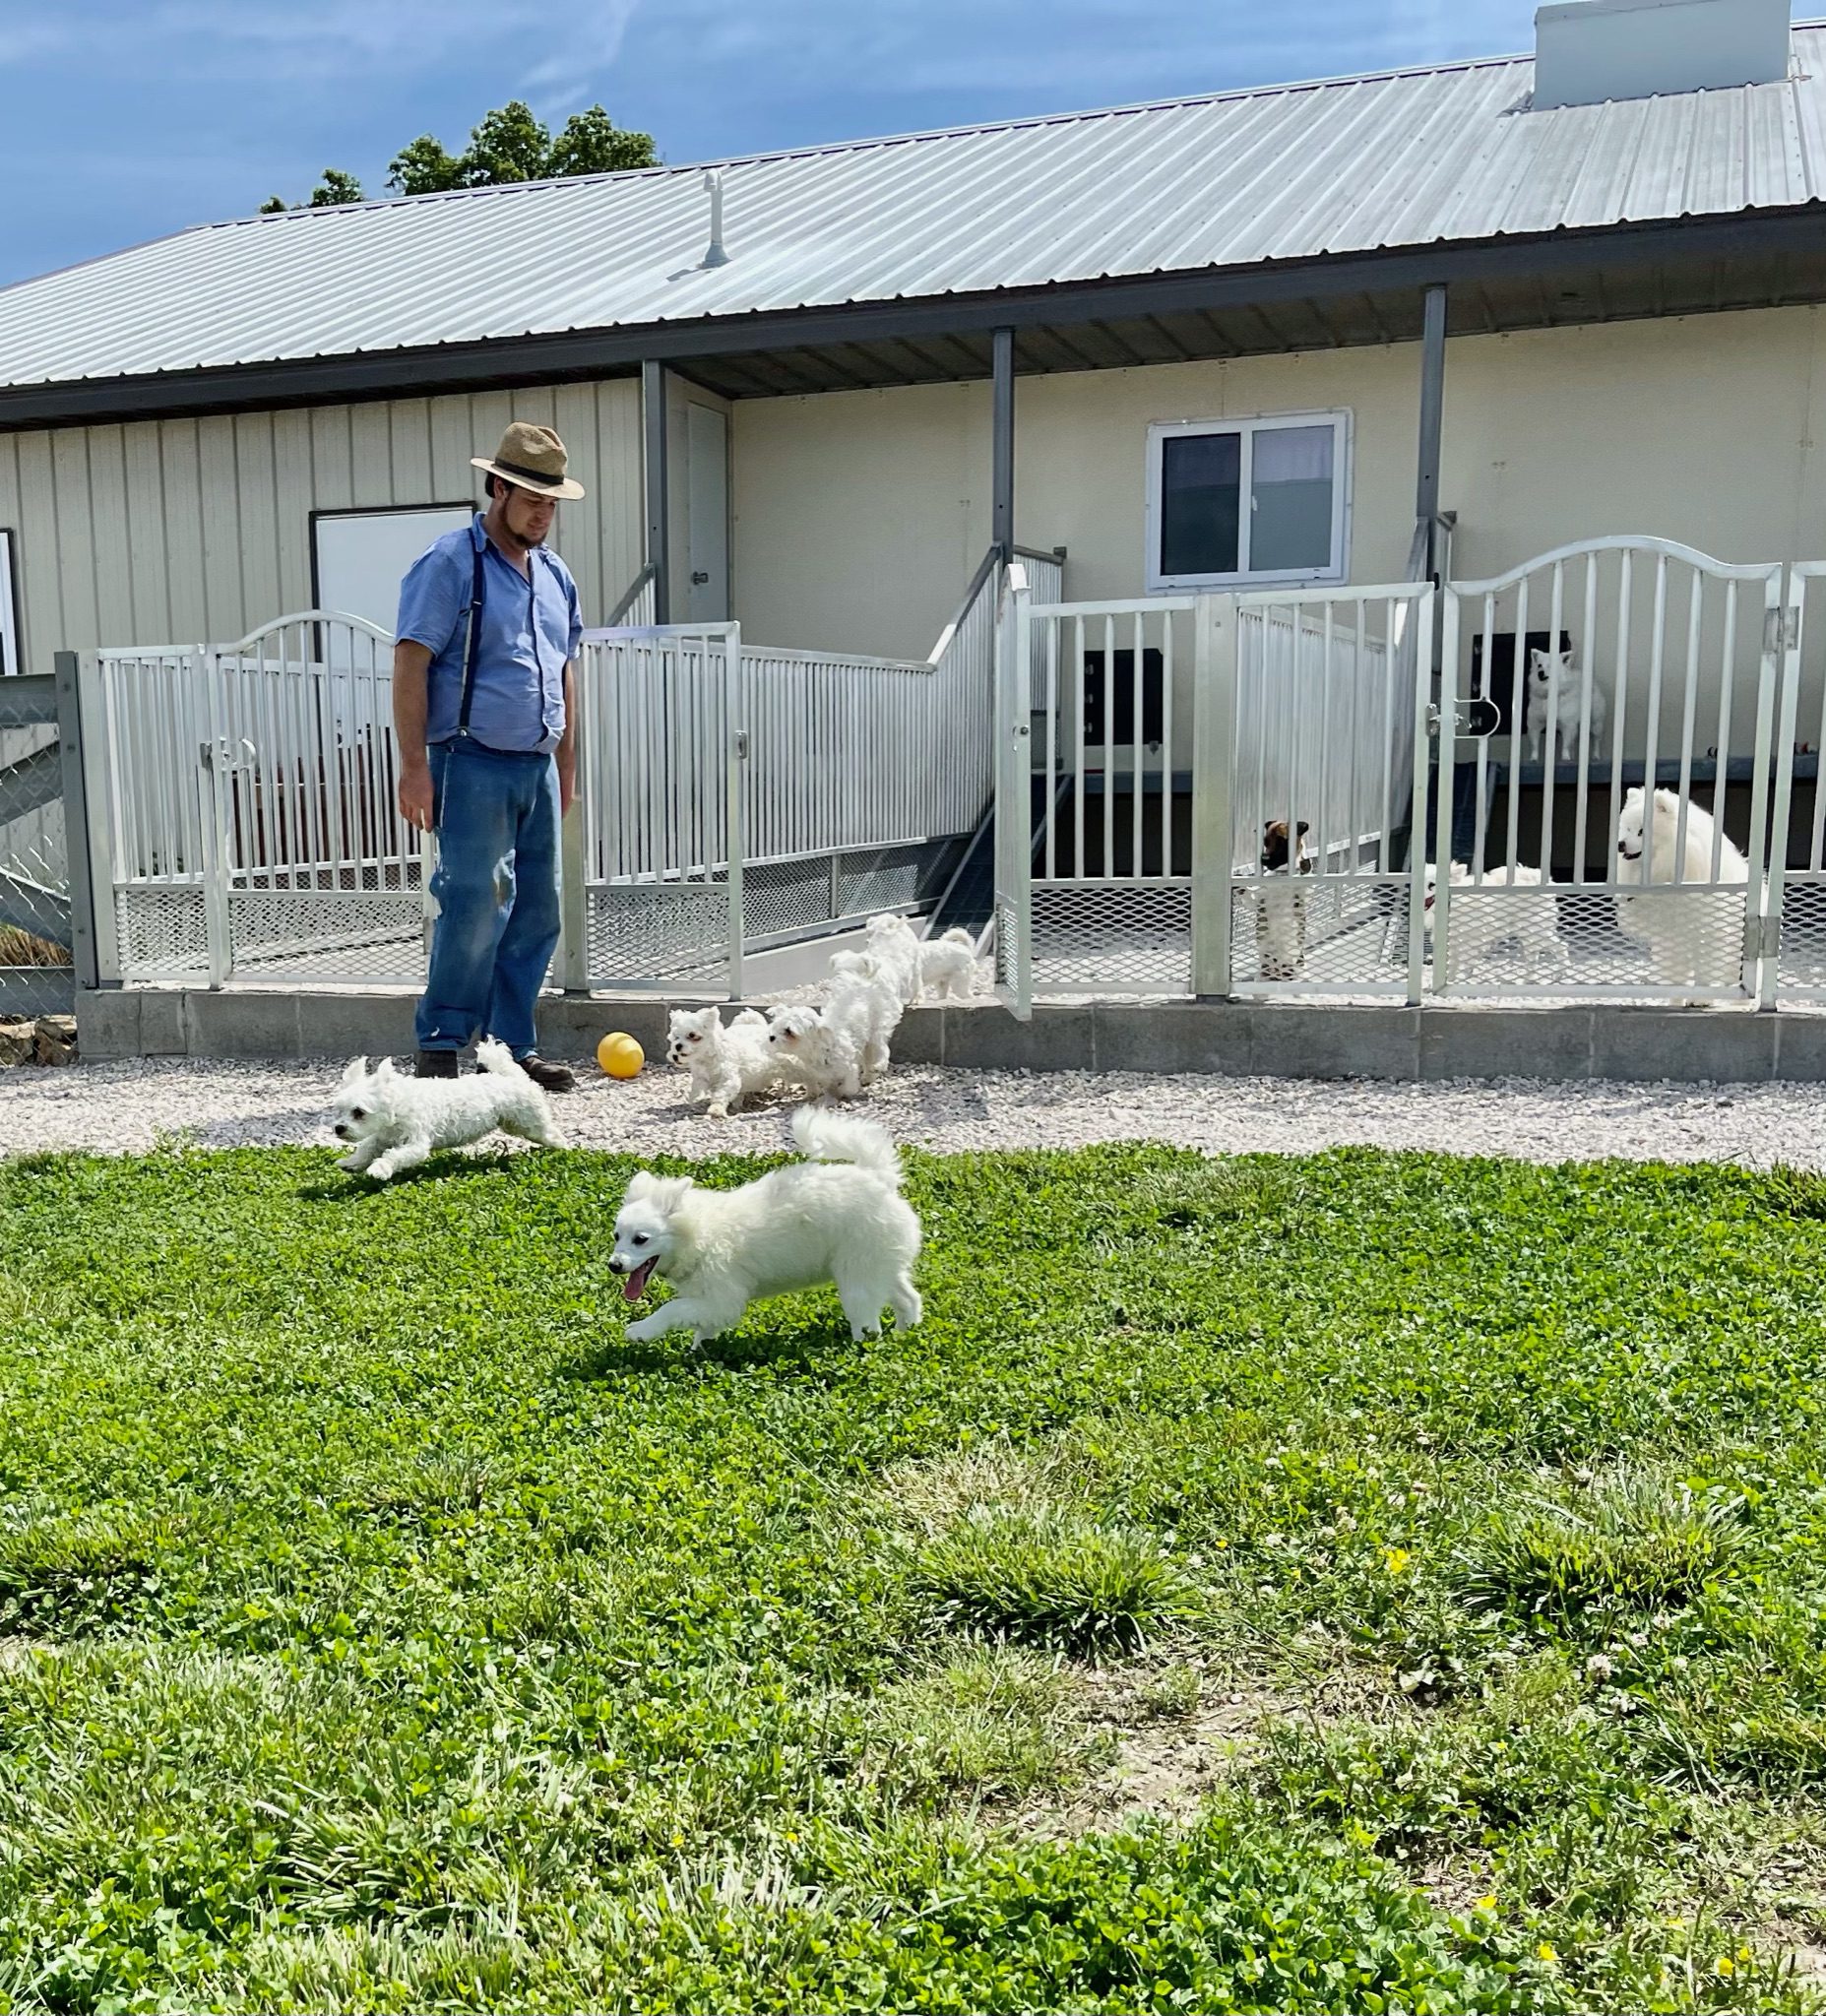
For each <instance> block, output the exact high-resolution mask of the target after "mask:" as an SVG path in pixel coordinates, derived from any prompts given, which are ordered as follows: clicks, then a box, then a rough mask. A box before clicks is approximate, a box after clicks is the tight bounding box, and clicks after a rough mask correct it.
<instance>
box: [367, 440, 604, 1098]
mask: <svg viewBox="0 0 1826 2016" xmlns="http://www.w3.org/2000/svg"><path fill="white" fill-rule="evenodd" d="M471 461H472V463H473V465H474V467H475V468H477V469H479V470H484V471H486V472H487V476H486V482H485V485H484V487H485V489H486V493H487V498H488V503H487V508H486V509H485V510H484V511H479V512H477V513H476V515H475V517H474V519H473V520H472V523H471V524H470V525H468V526H466V527H465V528H464V529H463V530H462V531H460V532H449V533H446V534H445V535H444V536H443V537H442V538H440V539H438V540H437V541H436V542H435V543H434V544H433V545H432V546H431V547H430V549H429V550H428V551H427V552H425V553H424V554H422V555H421V556H420V557H419V558H418V559H417V560H416V561H414V562H413V564H412V567H411V570H410V572H409V573H408V575H407V577H406V580H405V582H404V583H403V584H402V585H401V589H400V620H399V625H398V629H397V632H396V635H397V637H398V642H397V643H396V644H395V645H394V649H393V723H394V731H395V734H396V735H397V737H398V739H399V748H400V813H401V816H402V817H403V818H405V819H406V820H407V821H408V822H409V824H411V825H413V826H416V827H418V828H419V829H420V830H421V831H423V832H426V833H433V834H435V835H436V836H437V867H436V871H435V872H434V873H433V875H432V877H431V894H432V897H433V899H434V901H435V904H436V921H435V923H434V925H433V928H432V935H431V971H430V974H429V975H428V977H427V978H426V981H425V990H424V995H423V997H422V998H421V999H420V1001H419V1003H418V1016H417V1036H418V1076H419V1077H420V1078H454V1077H456V1075H457V1053H458V1051H459V1050H461V1049H463V1048H464V1046H465V1045H466V1044H468V1043H469V1042H471V1041H472V1040H473V1039H474V1038H476V1037H478V1036H492V1037H496V1038H498V1039H499V1040H501V1041H502V1042H504V1043H505V1044H506V1045H507V1047H508V1048H509V1049H510V1050H511V1051H512V1052H513V1053H514V1055H515V1056H516V1057H517V1058H518V1059H519V1060H520V1063H521V1065H522V1067H523V1068H524V1069H525V1070H526V1072H527V1074H528V1076H529V1077H531V1078H532V1079H533V1080H534V1082H535V1084H537V1085H541V1086H543V1087H544V1088H545V1089H546V1090H547V1091H548V1092H569V1091H570V1090H571V1089H572V1087H573V1085H574V1084H575V1082H576V1081H575V1079H574V1078H573V1077H572V1074H571V1073H570V1072H569V1071H567V1070H566V1069H565V1068H564V1066H563V1065H561V1064H548V1063H546V1062H544V1061H543V1060H542V1059H541V1058H540V1057H539V1056H538V1054H537V1053H536V1051H535V1048H534V1043H535V1034H534V1026H533V1011H534V1004H535V1002H536V1000H537V998H538V991H539V988H540V987H541V986H542V985H543V983H544V979H545V969H546V968H547V967H548V966H549V965H550V964H551V955H552V948H553V947H554V946H555V945H556V944H557V942H558V876H559V855H558V822H559V820H560V818H561V817H562V816H563V814H564V812H565V811H566V810H567V809H568V808H569V805H570V802H571V798H572V795H573V793H574V791H575V789H576V786H577V742H576V719H577V716H576V662H577V652H578V646H579V644H580V642H581V641H582V638H583V619H582V617H581V616H580V614H579V613H578V606H577V586H576V583H575V582H573V581H572V579H571V576H570V572H569V570H568V569H567V568H566V566H565V564H564V562H563V561H562V560H560V559H559V558H558V556H557V555H556V554H555V553H553V552H551V551H550V550H548V548H547V547H546V544H545V540H546V538H547V536H549V534H550V532H551V527H552V520H553V518H554V517H555V516H556V514H557V508H558V500H559V499H560V498H561V497H581V496H582V495H583V494H584V490H583V485H582V484H581V483H579V482H576V481H574V480H573V479H572V478H571V477H569V476H568V475H566V473H565V470H566V467H567V458H566V455H565V448H564V443H563V442H562V441H560V440H559V439H558V437H557V435H556V434H554V433H553V432H552V430H551V429H550V428H549V427H537V426H533V425H531V424H530V423H528V422H527V421H525V420H516V421H515V422H514V423H513V425H512V426H510V427H509V428H508V430H507V432H506V433H505V434H503V435H502V437H501V445H500V448H499V449H498V450H497V451H496V453H495V454H494V456H493V457H492V458H490V457H487V456H480V455H477V456H472V458H471Z"/></svg>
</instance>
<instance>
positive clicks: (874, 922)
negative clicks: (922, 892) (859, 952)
mask: <svg viewBox="0 0 1826 2016" xmlns="http://www.w3.org/2000/svg"><path fill="white" fill-rule="evenodd" d="M867 949H868V951H869V953H870V954H871V955H872V956H873V957H874V959H875V961H876V963H877V964H878V965H879V966H880V968H881V970H882V971H883V973H885V974H886V975H887V976H888V977H889V978H891V979H892V980H893V982H894V984H895V987H896V988H897V990H898V991H899V993H900V997H901V1005H902V1006H903V1007H910V1006H911V1005H912V1004H913V1002H914V1001H916V1000H918V998H919V986H920V982H919V937H918V933H917V932H915V931H914V929H913V926H912V924H910V923H909V922H908V921H907V919H906V918H905V917H903V916H897V915H895V914H892V913H891V912H888V911H883V912H882V914H880V915H879V916H873V917H870V918H869V920H868V936H867Z"/></svg>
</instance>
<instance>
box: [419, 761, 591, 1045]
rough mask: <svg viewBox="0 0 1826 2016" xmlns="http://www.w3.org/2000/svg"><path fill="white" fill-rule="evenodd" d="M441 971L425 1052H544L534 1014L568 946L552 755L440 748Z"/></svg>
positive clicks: (424, 1033)
mask: <svg viewBox="0 0 1826 2016" xmlns="http://www.w3.org/2000/svg"><path fill="white" fill-rule="evenodd" d="M426 753H427V755H428V757H429V759H430V764H431V792H432V797H431V804H432V821H433V824H434V825H435V827H436V830H437V867H436V870H435V871H434V872H433V874H432V877H431V894H432V897H433V898H434V899H435V901H436V904H437V916H436V920H435V921H434V922H433V924H432V926H431V971H430V974H429V976H428V977H426V980H425V990H424V994H423V996H422V997H421V999H420V1000H419V1003H418V1018H417V1030H418V1047H419V1048H420V1049H421V1050H460V1049H462V1048H463V1046H464V1045H465V1044H466V1043H467V1042H469V1041H470V1040H471V1039H472V1038H473V1037H477V1036H492V1037H496V1038H498V1039H499V1040H501V1041H502V1042H504V1043H505V1044H506V1045H507V1047H508V1048H509V1049H510V1050H512V1051H513V1053H514V1055H515V1056H516V1057H524V1056H526V1055H527V1054H528V1052H529V1051H530V1050H532V1048H533V1046H534V1040H535V1039H534V1030H533V1005H534V1003H535V1001H536V1000H537V999H538V990H539V988H540V986H541V985H543V983H544V979H545V969H546V968H547V967H548V966H549V965H550V964H551V955H552V949H553V947H554V946H556V944H557V942H558V877H559V873H560V868H559V859H558V769H557V765H556V764H555V763H554V762H553V760H552V759H551V757H550V756H549V755H537V754H521V753H519V752H515V751H509V750H503V749H490V748H486V747H484V745H483V744H482V743H480V742H476V741H472V740H470V739H468V738H467V737H464V736H461V735H460V736H458V737H457V738H456V739H455V740H453V741H449V742H434V743H433V744H432V745H431V747H430V749H429V750H428V751H427V752H426Z"/></svg>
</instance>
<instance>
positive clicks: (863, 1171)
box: [608, 1106, 921, 1344]
mask: <svg viewBox="0 0 1826 2016" xmlns="http://www.w3.org/2000/svg"><path fill="white" fill-rule="evenodd" d="M792 1138H793V1140H794V1141H795V1142H796V1143H797V1145H798V1149H799V1152H800V1154H802V1155H804V1156H807V1157H809V1158H810V1160H808V1161H806V1162H800V1163H792V1164H790V1165H789V1166H787V1167H786V1168H783V1169H770V1170H769V1171H768V1173H767V1174H766V1175H764V1176H762V1177H760V1178H759V1179H758V1180H757V1181H755V1182H752V1183H744V1184H743V1185H742V1186H741V1188H740V1189H739V1190H701V1189H699V1187H698V1186H697V1184H696V1183H694V1182H693V1181H692V1180H691V1178H690V1177H689V1176H656V1175H655V1174H653V1172H652V1171H651V1170H649V1169H642V1170H641V1171H640V1172H639V1173H638V1174H637V1175H636V1176H635V1178H634V1180H633V1181H632V1182H631V1183H629V1185H628V1189H627V1194H626V1196H625V1197H624V1198H623V1199H622V1202H621V1213H620V1216H619V1217H618V1218H617V1219H616V1220H615V1250H614V1252H613V1254H612V1255H611V1256H610V1258H609V1263H608V1264H609V1267H610V1269H611V1271H612V1272H614V1273H615V1274H618V1275H620V1276H621V1278H622V1294H623V1296H624V1298H625V1299H626V1300H628V1301H630V1302H637V1301H639V1300H640V1298H641V1296H642V1295H644V1294H645V1293H646V1292H647V1289H648V1286H649V1284H650V1283H651V1282H652V1280H653V1278H654V1276H655V1275H662V1276H663V1277H664V1278H665V1279H666V1280H667V1281H669V1282H670V1283H671V1284H672V1291H673V1292H672V1299H671V1300H670V1301H669V1302H666V1303H664V1304H663V1305H662V1306H661V1307H660V1308H658V1309H656V1310H655V1311H654V1312H653V1314H652V1315H651V1316H643V1317H642V1318H641V1319H640V1321H639V1322H638V1323H630V1324H629V1325H628V1333H627V1334H628V1335H629V1337H631V1338H633V1339H634V1340H635V1341H636V1342H637V1343H641V1344H645V1343H648V1342H650V1341H651V1340H652V1339H654V1338H656V1337H663V1336H664V1335H665V1333H666V1332H667V1331H668V1330H689V1331H690V1332H691V1333H692V1335H693V1339H694V1341H695V1342H696V1343H698V1344H703V1343H705V1342H706V1341H707V1340H708V1339H710V1338H713V1337H719V1336H721V1335H722V1334H723V1332H724V1331H725V1330H728V1329H731V1328H733V1326H734V1325H735V1324H737V1323H739V1322H740V1321H741V1319H742V1313H743V1311H744V1310H745V1309H746V1308H747V1307H748V1305H749V1303H750V1302H757V1301H761V1300H763V1299H765V1298H766V1297H767V1296H769V1295H780V1294H787V1293H789V1292H791V1291H792V1290H794V1289H802V1288H814V1287H816V1286H817V1284H818V1283H820V1282H824V1281H829V1282H834V1283H835V1284H836V1287H837V1296H838V1300H839V1301H841V1302H842V1303H843V1305H844V1314H845V1315H846V1316H847V1317H848V1318H849V1319H850V1336H851V1337H854V1338H862V1337H876V1336H879V1335H880V1333H881V1312H882V1309H883V1308H884V1306H885V1307H887V1308H889V1309H892V1311H893V1312H894V1320H895V1322H896V1323H897V1324H898V1325H899V1326H900V1328H901V1329H903V1330H911V1329H912V1328H913V1325H914V1324H915V1323H917V1322H918V1321H919V1317H920V1314H921V1306H920V1301H919V1292H918V1291H917V1290H916V1289H915V1288H914V1287H913V1262H914V1260H915V1259H917V1258H918V1254H919V1221H918V1219H917V1217H916V1216H915V1215H914V1213H913V1206H912V1205H910V1204H909V1203H908V1202H907V1200H906V1199H905V1198H904V1197H903V1196H902V1195H901V1163H900V1157H899V1156H898V1155H897V1154H896V1153H895V1149H894V1144H893V1142H892V1141H890V1140H889V1139H888V1137H887V1135H886V1134H885V1133H884V1132H883V1131H882V1130H881V1128H879V1127H877V1126H875V1125H874V1124H873V1123H872V1122H870V1121H867V1120H855V1119H851V1118H850V1117H849V1116H848V1115H847V1114H843V1113H834V1112H831V1111H830V1110H829V1109H828V1108H825V1107H819V1106H801V1107H800V1108H799V1109H798V1111H797V1112H796V1113H795V1114H794V1115H793V1117H792Z"/></svg>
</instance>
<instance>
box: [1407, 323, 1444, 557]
mask: <svg viewBox="0 0 1826 2016" xmlns="http://www.w3.org/2000/svg"><path fill="white" fill-rule="evenodd" d="M1445 398H1446V290H1445V288H1444V287H1443V286H1430V287H1428V288H1427V290H1426V303H1425V311H1424V314H1423V316H1422V319H1421V329H1420V456H1419V475H1418V479H1417V483H1416V485H1415V499H1414V511H1415V516H1416V518H1417V520H1418V521H1419V523H1420V524H1421V526H1422V527H1424V528H1425V536H1426V578H1427V579H1428V580H1429V581H1430V580H1432V579H1433V578H1434V577H1435V576H1436V575H1437V573H1438V571H1439V554H1438V539H1439V436H1440V431H1441V423H1442V421H1443V418H1444V415H1445Z"/></svg>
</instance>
